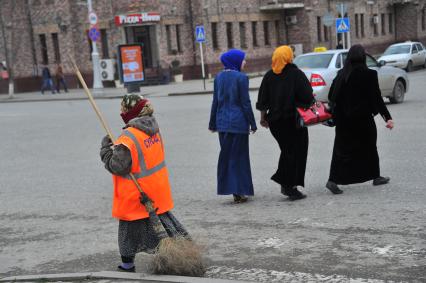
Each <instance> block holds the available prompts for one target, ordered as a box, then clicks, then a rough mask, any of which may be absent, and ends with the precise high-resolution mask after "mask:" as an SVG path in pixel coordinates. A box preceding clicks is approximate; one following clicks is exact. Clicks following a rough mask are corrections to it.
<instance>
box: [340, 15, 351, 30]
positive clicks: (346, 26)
mask: <svg viewBox="0 0 426 283" xmlns="http://www.w3.org/2000/svg"><path fill="white" fill-rule="evenodd" d="M350 29H351V24H350V22H349V18H338V19H336V31H337V33H345V32H349V31H350Z"/></svg>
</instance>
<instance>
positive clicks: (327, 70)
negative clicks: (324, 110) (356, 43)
mask: <svg viewBox="0 0 426 283" xmlns="http://www.w3.org/2000/svg"><path fill="white" fill-rule="evenodd" d="M347 54H348V50H344V49H339V50H329V51H325V52H318V53H317V52H312V53H306V54H303V55H299V56H297V57H296V59H295V60H294V63H295V64H296V65H297V66H298V67H299V68H300V69H301V70H302V71H303V72H304V73H305V75H306V76H307V77H308V79H309V81H310V82H311V86H312V88H313V90H314V95H315V98H316V99H317V100H319V101H323V102H327V101H328V92H329V90H330V86H331V83H332V82H333V79H334V78H335V77H336V75H337V71H339V70H340V69H341V68H342V67H343V64H344V62H345V59H346V56H347ZM384 64H385V63H384V62H381V63H378V62H377V61H376V59H374V58H373V57H372V56H370V55H367V66H368V67H369V68H370V69H373V70H376V71H377V73H378V76H379V85H380V90H381V92H382V96H383V97H387V98H389V100H390V102H391V103H401V102H403V101H404V96H405V93H406V92H407V91H408V87H409V80H408V76H407V73H406V72H405V71H404V70H401V69H398V68H395V67H391V66H385V65H384Z"/></svg>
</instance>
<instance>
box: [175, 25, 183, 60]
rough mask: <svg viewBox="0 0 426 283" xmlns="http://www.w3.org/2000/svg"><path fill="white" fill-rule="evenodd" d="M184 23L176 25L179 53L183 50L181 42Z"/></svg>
mask: <svg viewBox="0 0 426 283" xmlns="http://www.w3.org/2000/svg"><path fill="white" fill-rule="evenodd" d="M181 26H182V25H176V44H177V51H178V52H179V53H181V52H182V44H181V43H180V30H181Z"/></svg>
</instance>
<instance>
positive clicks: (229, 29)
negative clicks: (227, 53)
mask: <svg viewBox="0 0 426 283" xmlns="http://www.w3.org/2000/svg"><path fill="white" fill-rule="evenodd" d="M226 37H227V39H228V48H233V47H234V41H233V38H232V23H226Z"/></svg>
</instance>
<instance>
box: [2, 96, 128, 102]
mask: <svg viewBox="0 0 426 283" xmlns="http://www.w3.org/2000/svg"><path fill="white" fill-rule="evenodd" d="M122 97H123V96H122V95H112V96H95V97H94V98H95V99H96V100H98V99H117V98H122ZM73 100H89V99H88V98H87V97H60V98H45V99H42V98H40V99H34V98H22V99H20V98H12V99H10V98H6V99H0V103H19V102H51V101H73Z"/></svg>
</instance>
